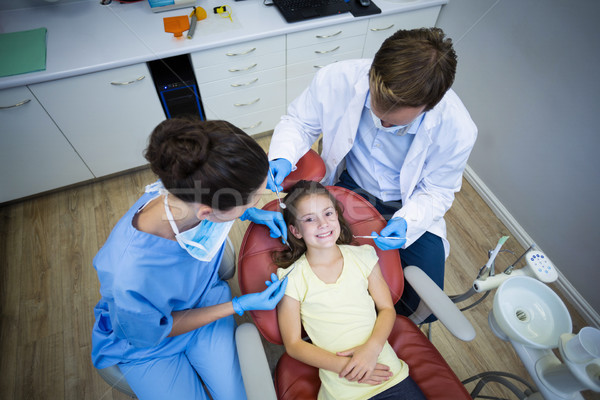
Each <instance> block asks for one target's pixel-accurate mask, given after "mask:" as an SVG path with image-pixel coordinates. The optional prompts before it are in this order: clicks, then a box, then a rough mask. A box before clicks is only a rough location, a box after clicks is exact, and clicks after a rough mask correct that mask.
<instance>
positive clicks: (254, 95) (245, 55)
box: [192, 36, 286, 135]
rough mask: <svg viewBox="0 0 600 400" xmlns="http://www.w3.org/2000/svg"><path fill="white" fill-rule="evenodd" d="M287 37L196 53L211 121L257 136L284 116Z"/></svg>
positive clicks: (196, 71) (195, 63) (196, 69)
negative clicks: (222, 121) (224, 121)
mask: <svg viewBox="0 0 600 400" xmlns="http://www.w3.org/2000/svg"><path fill="white" fill-rule="evenodd" d="M285 62H286V61H285V36H275V37H270V38H266V39H260V40H255V41H250V42H245V43H240V44H236V45H233V46H227V47H219V48H216V49H211V50H207V51H201V52H197V53H194V54H192V64H193V66H194V74H195V75H196V80H197V81H198V86H199V87H200V96H201V97H202V104H203V105H204V111H205V112H206V117H207V119H223V120H227V121H229V122H231V123H232V124H234V125H236V126H237V127H239V128H241V129H242V130H244V131H245V132H246V133H248V134H250V135H252V134H256V133H260V132H264V131H267V130H270V129H273V128H274V127H275V124H276V123H277V121H279V118H280V117H281V115H283V114H284V113H285V79H286V75H285Z"/></svg>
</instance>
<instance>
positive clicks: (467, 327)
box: [404, 265, 475, 342]
mask: <svg viewBox="0 0 600 400" xmlns="http://www.w3.org/2000/svg"><path fill="white" fill-rule="evenodd" d="M404 278H405V279H406V281H407V282H408V283H409V284H410V286H412V288H413V289H414V290H415V292H417V294H418V295H419V297H420V298H421V300H422V301H423V302H424V303H425V304H426V305H427V307H428V308H429V310H431V312H432V313H433V314H434V315H435V316H436V317H437V319H439V320H440V322H441V323H442V324H444V326H445V327H446V328H447V329H448V330H449V331H450V333H452V334H453V335H454V336H456V337H457V338H459V339H460V340H463V341H465V342H469V341H471V340H473V339H474V338H475V329H474V328H473V325H471V323H470V322H469V320H468V319H467V318H466V317H465V316H464V315H463V313H462V312H461V311H460V310H459V309H458V307H457V306H456V305H455V304H454V303H453V302H452V300H450V298H449V297H448V296H447V295H446V294H445V293H444V292H443V291H442V289H440V288H439V286H438V285H436V284H435V282H433V280H431V278H430V277H429V276H428V275H427V274H426V273H425V272H423V270H421V269H420V268H418V267H415V266H413V265H411V266H407V267H406V268H404Z"/></svg>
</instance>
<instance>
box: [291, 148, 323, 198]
mask: <svg viewBox="0 0 600 400" xmlns="http://www.w3.org/2000/svg"><path fill="white" fill-rule="evenodd" d="M324 176H325V163H324V162H323V159H322V158H321V156H319V154H317V152H316V151H314V150H312V149H311V150H309V151H308V152H307V153H306V154H305V155H303V156H302V158H301V159H300V160H298V162H297V163H296V169H295V170H293V171H292V172H291V173H290V174H289V175H288V176H287V177H286V178H285V180H284V181H283V183H282V184H281V187H283V191H284V192H287V191H288V190H289V188H291V187H292V186H294V185H295V184H296V183H298V181H301V180H306V181H315V182H320V181H321V179H323V177H324Z"/></svg>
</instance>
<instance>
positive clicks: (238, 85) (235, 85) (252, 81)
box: [231, 78, 258, 87]
mask: <svg viewBox="0 0 600 400" xmlns="http://www.w3.org/2000/svg"><path fill="white" fill-rule="evenodd" d="M256 82H258V78H254V79H252V80H251V81H250V82H246V83H232V84H231V87H240V86H248V85H252V84H253V83H256Z"/></svg>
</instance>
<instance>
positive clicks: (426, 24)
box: [362, 6, 441, 58]
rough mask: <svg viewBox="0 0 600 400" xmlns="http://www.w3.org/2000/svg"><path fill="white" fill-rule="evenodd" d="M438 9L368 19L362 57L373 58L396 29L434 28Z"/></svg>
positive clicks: (439, 7) (425, 9)
mask: <svg viewBox="0 0 600 400" xmlns="http://www.w3.org/2000/svg"><path fill="white" fill-rule="evenodd" d="M440 9H441V6H436V7H429V8H422V9H420V10H414V11H408V12H404V13H400V14H392V15H385V16H383V17H373V18H370V19H369V28H368V29H367V37H366V40H365V46H364V50H363V53H362V57H363V58H373V56H375V53H377V50H379V47H380V46H381V44H382V43H383V41H384V40H385V39H387V38H388V37H390V36H391V35H392V34H393V33H394V32H396V31H397V30H398V29H415V28H430V27H433V26H435V23H436V21H437V18H438V14H439V13H440Z"/></svg>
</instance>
